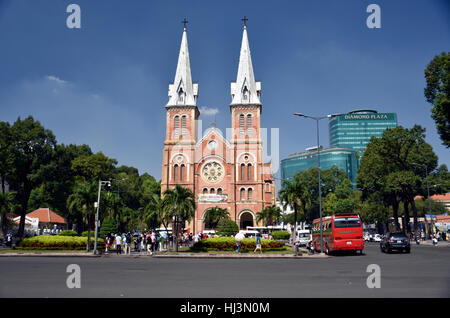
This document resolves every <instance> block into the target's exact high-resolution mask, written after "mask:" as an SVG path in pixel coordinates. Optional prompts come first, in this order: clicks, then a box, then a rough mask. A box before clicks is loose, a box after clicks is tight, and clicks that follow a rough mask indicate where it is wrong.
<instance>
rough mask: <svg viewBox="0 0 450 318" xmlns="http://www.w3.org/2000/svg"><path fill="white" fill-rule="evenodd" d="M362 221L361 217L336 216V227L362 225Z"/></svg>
mask: <svg viewBox="0 0 450 318" xmlns="http://www.w3.org/2000/svg"><path fill="white" fill-rule="evenodd" d="M360 226H361V221H360V220H359V218H336V219H334V227H335V228H344V227H360Z"/></svg>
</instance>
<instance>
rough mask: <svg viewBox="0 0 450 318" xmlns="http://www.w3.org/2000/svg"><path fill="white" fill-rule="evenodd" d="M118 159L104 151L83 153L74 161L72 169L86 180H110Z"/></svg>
mask: <svg viewBox="0 0 450 318" xmlns="http://www.w3.org/2000/svg"><path fill="white" fill-rule="evenodd" d="M116 164H117V160H116V159H111V158H108V157H107V156H105V155H104V154H103V153H102V152H97V153H96V154H90V155H82V156H79V157H77V158H75V159H74V160H73V161H72V170H73V171H74V172H75V174H76V175H77V176H80V177H81V178H82V179H83V180H84V181H92V180H95V181H97V182H98V180H109V179H111V178H112V177H113V173H114V168H115V165H116Z"/></svg>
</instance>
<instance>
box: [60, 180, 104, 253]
mask: <svg viewBox="0 0 450 318" xmlns="http://www.w3.org/2000/svg"><path fill="white" fill-rule="evenodd" d="M97 191H98V183H97V182H95V181H92V182H89V183H87V182H84V183H81V184H79V185H77V186H76V188H75V191H74V193H73V194H71V195H70V196H69V197H68V198H67V207H68V209H69V211H70V212H71V213H72V214H75V213H81V215H82V217H83V220H84V221H85V222H86V221H87V223H88V243H87V247H86V249H87V250H88V251H89V248H90V239H91V221H92V216H93V215H94V203H95V202H96V201H97Z"/></svg>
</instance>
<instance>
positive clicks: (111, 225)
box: [99, 217, 117, 239]
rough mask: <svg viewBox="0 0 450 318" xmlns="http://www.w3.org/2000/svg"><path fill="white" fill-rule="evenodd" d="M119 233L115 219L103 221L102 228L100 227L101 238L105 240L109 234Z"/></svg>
mask: <svg viewBox="0 0 450 318" xmlns="http://www.w3.org/2000/svg"><path fill="white" fill-rule="evenodd" d="M116 232H117V222H116V220H115V219H113V218H109V217H107V218H105V219H103V222H102V226H101V227H100V231H99V237H101V238H103V239H104V238H105V237H106V236H107V235H108V234H111V233H116Z"/></svg>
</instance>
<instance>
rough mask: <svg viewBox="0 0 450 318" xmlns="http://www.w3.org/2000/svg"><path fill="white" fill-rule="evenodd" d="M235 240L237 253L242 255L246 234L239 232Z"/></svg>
mask: <svg viewBox="0 0 450 318" xmlns="http://www.w3.org/2000/svg"><path fill="white" fill-rule="evenodd" d="M235 233H236V232H235ZM234 238H235V239H236V245H237V252H238V253H239V254H240V253H241V242H242V240H243V239H244V234H242V233H241V232H239V233H238V234H236V236H235V237H234Z"/></svg>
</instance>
